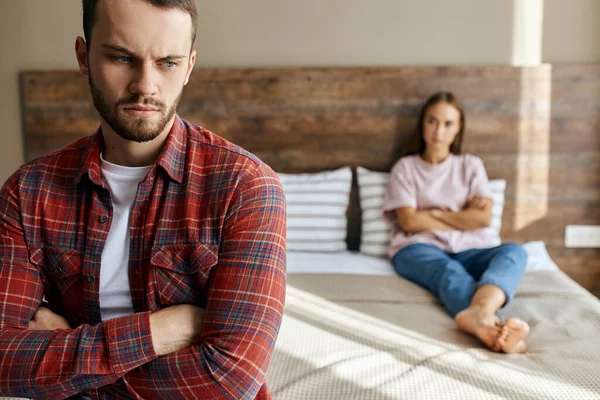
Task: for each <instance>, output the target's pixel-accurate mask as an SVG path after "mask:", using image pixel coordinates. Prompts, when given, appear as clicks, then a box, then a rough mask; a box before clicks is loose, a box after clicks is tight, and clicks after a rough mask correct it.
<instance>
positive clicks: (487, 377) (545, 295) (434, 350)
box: [268, 244, 600, 400]
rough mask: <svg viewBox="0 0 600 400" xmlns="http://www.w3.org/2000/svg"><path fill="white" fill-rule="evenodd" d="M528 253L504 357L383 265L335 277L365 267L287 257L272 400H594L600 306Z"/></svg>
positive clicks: (532, 249)
mask: <svg viewBox="0 0 600 400" xmlns="http://www.w3.org/2000/svg"><path fill="white" fill-rule="evenodd" d="M528 247H529V248H528V253H529V254H530V265H528V271H527V272H526V274H525V276H524V278H523V281H522V283H521V285H520V287H519V289H518V291H517V294H516V296H515V299H514V301H513V302H512V303H511V304H510V305H509V306H508V307H506V308H505V309H502V310H500V312H499V314H500V317H501V318H505V317H506V316H508V315H510V316H516V317H519V318H521V319H523V320H525V321H527V322H528V323H529V325H530V327H531V333H530V336H529V338H528V340H527V344H528V347H529V351H528V353H526V354H510V355H507V354H499V353H495V352H492V351H489V350H487V349H486V348H485V347H484V346H483V345H481V344H480V342H479V341H478V340H477V339H476V338H474V337H472V336H469V335H467V334H464V333H463V332H461V331H460V330H458V328H456V326H455V323H454V321H453V320H452V318H450V317H449V316H448V315H447V314H446V312H445V311H444V310H443V308H442V307H441V305H440V304H439V303H438V301H437V300H436V299H435V298H434V297H433V296H432V295H431V294H430V293H428V292H427V291H425V290H423V289H422V288H420V287H418V286H416V285H414V284H412V283H410V282H408V281H406V280H404V279H402V278H400V277H398V276H396V275H394V274H393V271H392V270H391V267H390V266H389V262H386V261H385V260H366V261H369V263H368V264H367V265H368V267H363V268H361V267H360V265H354V266H352V267H351V268H347V269H343V268H341V266H343V265H348V264H347V263H348V262H349V260H358V259H361V258H362V257H364V256H359V255H356V254H338V256H337V257H336V256H334V255H332V254H329V255H324V254H322V255H316V254H312V255H309V254H301V255H294V254H289V256H288V293H287V300H286V309H285V313H284V318H283V322H282V326H281V330H280V334H279V338H278V341H277V345H276V349H275V353H274V356H273V360H272V363H271V366H270V368H269V373H268V383H269V386H270V388H271V391H272V393H273V395H274V398H275V399H280V400H294V399H311V400H312V399H314V400H318V399H323V400H325V399H327V400H333V399H369V400H377V399H382V400H389V399H440V400H444V399H520V400H521V399H600V373H599V372H598V371H599V370H600V301H598V299H597V298H596V297H594V296H592V295H591V294H590V293H589V292H587V291H586V290H585V289H583V288H582V287H580V286H579V285H578V284H576V283H575V282H574V281H573V280H571V279H570V278H569V277H568V276H566V275H565V274H564V273H562V272H561V271H560V270H558V268H556V265H555V264H554V263H552V262H551V260H550V258H549V257H547V259H546V260H545V261H542V259H543V258H544V257H542V256H543V254H542V253H544V252H545V248H543V244H542V245H539V244H535V245H534V246H528ZM536 252H537V253H536ZM531 255H533V256H534V257H533V258H534V260H533V261H534V264H531V263H532V257H531ZM357 256H358V257H357ZM537 256H540V258H539V259H538V260H535V258H536V257H537ZM546 256H547V253H546ZM309 259H310V260H311V262H310V263H309V262H308V260H309ZM319 259H320V260H321V261H320V262H319V261H318V260H319ZM363 261H364V260H363ZM379 261H382V263H380V262H379ZM328 263H333V264H332V265H328ZM386 263H387V272H384V271H385V267H384V266H385V265H386ZM536 263H537V264H536ZM377 266H378V267H377ZM307 269H308V270H310V272H306V270H307ZM332 271H337V272H332ZM348 271H352V272H350V273H349V272H348ZM368 271H372V273H369V272H368Z"/></svg>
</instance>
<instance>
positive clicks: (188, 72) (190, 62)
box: [183, 50, 196, 86]
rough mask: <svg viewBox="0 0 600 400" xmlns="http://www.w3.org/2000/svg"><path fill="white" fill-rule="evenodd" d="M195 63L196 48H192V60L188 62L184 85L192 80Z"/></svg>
mask: <svg viewBox="0 0 600 400" xmlns="http://www.w3.org/2000/svg"><path fill="white" fill-rule="evenodd" d="M194 64H196V50H192V52H191V53H190V61H189V63H188V70H187V74H186V76H185V82H183V86H185V85H187V83H188V82H189V81H190V75H191V74H192V70H193V69H194Z"/></svg>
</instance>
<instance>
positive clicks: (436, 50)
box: [0, 0, 512, 182]
mask: <svg viewBox="0 0 600 400" xmlns="http://www.w3.org/2000/svg"><path fill="white" fill-rule="evenodd" d="M198 10H199V13H200V27H199V35H198V42H197V50H198V52H199V57H198V66H200V67H202V66H210V67H214V66H300V65H311V66H327V65H401V64H461V63H466V64H488V63H492V64H502V63H508V62H510V58H511V32H510V20H511V15H512V6H511V4H510V2H507V1H481V0H455V1H453V2H451V4H450V2H447V1H445V0H419V1H415V0H404V1H400V0H369V1H365V0H303V1H295V0H254V1H249V2H246V1H240V0H198ZM80 13H81V11H80V1H79V0H46V1H42V0H18V1H17V0H0V54H2V61H0V93H2V96H0V120H2V121H3V133H2V139H3V140H2V146H0V182H4V180H5V179H6V178H7V177H8V176H9V175H10V174H11V173H12V171H14V170H15V169H16V168H17V167H18V166H19V165H20V164H21V162H22V145H21V122H20V116H19V97H18V85H17V74H18V71H20V70H23V69H49V68H57V69H64V68H76V67H77V64H76V62H75V56H74V53H73V44H74V39H75V36H76V35H78V34H80V32H81V17H80ZM488 15H494V16H495V18H494V19H491V20H490V19H489V18H487V16H488ZM456 21H461V22H460V23H457V22H456ZM507 25H508V27H507Z"/></svg>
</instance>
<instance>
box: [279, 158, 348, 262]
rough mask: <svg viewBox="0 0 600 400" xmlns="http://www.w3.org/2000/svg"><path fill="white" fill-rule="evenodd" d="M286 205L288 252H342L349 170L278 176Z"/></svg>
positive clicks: (344, 244) (344, 248) (345, 246)
mask: <svg viewBox="0 0 600 400" xmlns="http://www.w3.org/2000/svg"><path fill="white" fill-rule="evenodd" d="M278 175H279V179H280V180H281V184H282V185H283V190H284V192H285V198H286V202H287V249H288V250H289V251H311V252H337V251H345V250H346V248H347V245H346V225H347V218H346V211H347V209H348V203H349V202H350V187H351V185H352V170H351V169H350V167H344V168H340V169H337V170H334V171H324V172H318V173H314V174H278Z"/></svg>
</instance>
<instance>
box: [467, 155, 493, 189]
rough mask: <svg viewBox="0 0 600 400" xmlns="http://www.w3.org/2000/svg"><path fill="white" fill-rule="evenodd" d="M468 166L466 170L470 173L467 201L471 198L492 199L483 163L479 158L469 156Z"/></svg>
mask: <svg viewBox="0 0 600 400" xmlns="http://www.w3.org/2000/svg"><path fill="white" fill-rule="evenodd" d="M468 161H469V163H470V164H471V165H469V167H468V170H469V171H471V173H470V183H469V200H471V199H472V198H473V197H476V196H478V197H490V198H491V197H492V190H491V188H490V182H489V180H488V176H487V173H486V171H485V167H484V166H483V161H482V160H481V158H479V157H474V156H471V157H469V158H468Z"/></svg>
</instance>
